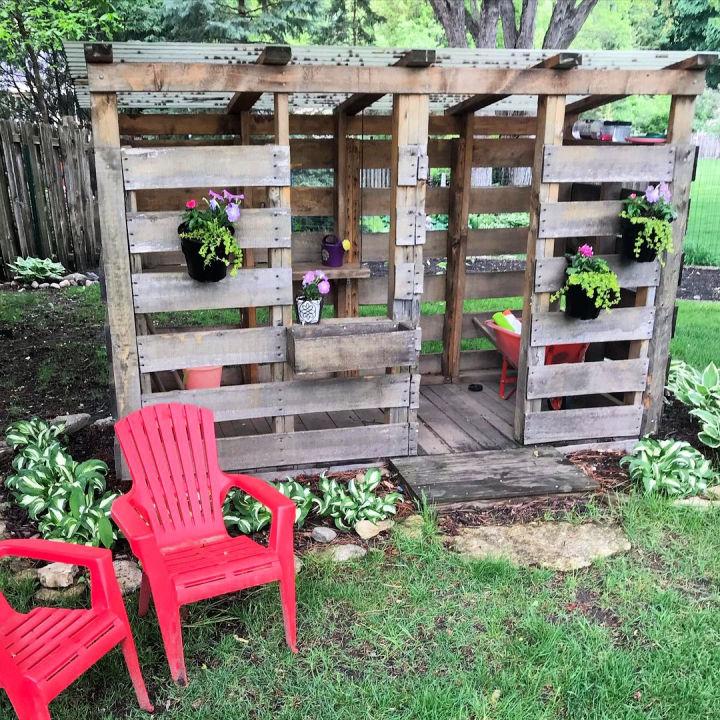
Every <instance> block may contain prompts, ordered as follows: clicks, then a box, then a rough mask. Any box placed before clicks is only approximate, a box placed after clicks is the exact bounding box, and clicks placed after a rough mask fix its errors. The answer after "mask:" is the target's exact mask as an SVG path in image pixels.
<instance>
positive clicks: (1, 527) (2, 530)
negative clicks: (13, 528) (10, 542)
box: [0, 517, 8, 540]
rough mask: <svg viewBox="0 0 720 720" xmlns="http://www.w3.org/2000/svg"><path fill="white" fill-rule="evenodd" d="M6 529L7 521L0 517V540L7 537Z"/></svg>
mask: <svg viewBox="0 0 720 720" xmlns="http://www.w3.org/2000/svg"><path fill="white" fill-rule="evenodd" d="M7 534H8V529H7V523H6V522H5V521H4V520H3V519H2V517H0V540H2V539H3V538H5V537H7Z"/></svg>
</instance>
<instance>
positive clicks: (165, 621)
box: [155, 603, 188, 685]
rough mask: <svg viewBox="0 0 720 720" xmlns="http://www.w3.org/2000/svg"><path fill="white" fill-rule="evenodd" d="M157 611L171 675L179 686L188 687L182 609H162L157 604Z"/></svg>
mask: <svg viewBox="0 0 720 720" xmlns="http://www.w3.org/2000/svg"><path fill="white" fill-rule="evenodd" d="M155 610H156V611H157V617H158V624H159V625H160V634H161V635H162V639H163V645H164V646H165V655H166V656H167V661H168V665H169V666H170V675H171V676H172V679H173V680H174V681H175V682H176V683H177V684H178V685H187V682H188V680H187V670H186V669H185V651H184V649H183V639H182V625H181V623H180V608H167V607H161V606H159V605H158V604H157V603H155Z"/></svg>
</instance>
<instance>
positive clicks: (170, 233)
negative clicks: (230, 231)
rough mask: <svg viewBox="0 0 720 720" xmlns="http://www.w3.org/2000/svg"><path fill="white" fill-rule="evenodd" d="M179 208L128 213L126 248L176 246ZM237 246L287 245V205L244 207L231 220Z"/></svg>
mask: <svg viewBox="0 0 720 720" xmlns="http://www.w3.org/2000/svg"><path fill="white" fill-rule="evenodd" d="M181 221H182V214H181V213H179V212H147V213H128V217H127V224H128V237H129V241H130V252H131V253H134V254H138V253H160V252H176V251H179V250H180V238H179V237H178V225H179V224H180V222H181ZM234 225H235V240H236V242H237V244H238V245H239V246H240V247H241V248H272V247H290V234H291V233H290V225H291V222H290V209H289V208H281V207H277V208H275V207H272V208H245V209H243V211H242V214H241V215H240V219H239V220H238V221H237V222H236V223H234Z"/></svg>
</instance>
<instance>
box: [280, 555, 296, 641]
mask: <svg viewBox="0 0 720 720" xmlns="http://www.w3.org/2000/svg"><path fill="white" fill-rule="evenodd" d="M280 601H281V602H282V608H283V620H284V624H285V639H286V640H287V644H288V645H289V647H290V649H291V650H292V651H293V652H294V653H296V652H297V651H298V649H297V617H296V613H297V610H296V606H295V568H294V567H291V568H290V571H289V572H288V571H285V572H284V573H283V579H282V580H281V581H280Z"/></svg>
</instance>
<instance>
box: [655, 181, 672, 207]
mask: <svg viewBox="0 0 720 720" xmlns="http://www.w3.org/2000/svg"><path fill="white" fill-rule="evenodd" d="M658 192H659V193H660V197H661V198H662V199H663V200H664V201H665V202H666V203H669V202H670V200H671V199H672V194H671V192H670V187H669V186H668V184H667V183H666V182H661V183H660V184H659V185H658Z"/></svg>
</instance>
